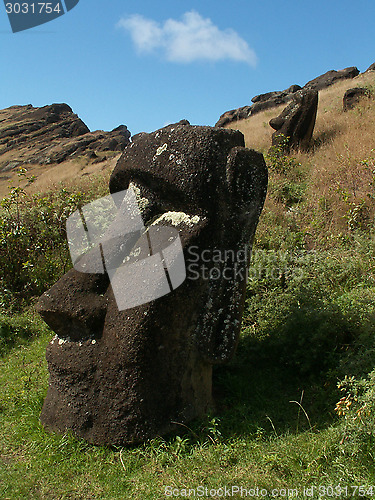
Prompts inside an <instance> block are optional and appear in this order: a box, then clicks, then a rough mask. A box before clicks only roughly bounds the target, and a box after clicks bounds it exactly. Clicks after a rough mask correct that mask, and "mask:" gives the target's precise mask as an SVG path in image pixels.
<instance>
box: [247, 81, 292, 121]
mask: <svg viewBox="0 0 375 500" xmlns="http://www.w3.org/2000/svg"><path fill="white" fill-rule="evenodd" d="M298 90H301V87H300V86H299V85H291V86H290V87H289V88H287V89H285V90H281V91H275V92H267V93H266V94H260V95H256V96H255V97H253V98H252V99H251V100H252V102H253V103H254V104H253V106H252V107H251V114H252V115H255V114H256V113H259V112H260V111H265V110H266V109H271V108H275V107H277V106H280V105H281V104H286V103H287V102H289V101H290V100H291V99H292V97H293V94H294V93H295V92H297V91H298Z"/></svg>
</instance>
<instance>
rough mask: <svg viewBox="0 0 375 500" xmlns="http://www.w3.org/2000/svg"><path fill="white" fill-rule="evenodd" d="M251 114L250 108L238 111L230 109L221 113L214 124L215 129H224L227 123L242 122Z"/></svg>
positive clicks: (245, 107) (246, 107)
mask: <svg viewBox="0 0 375 500" xmlns="http://www.w3.org/2000/svg"><path fill="white" fill-rule="evenodd" d="M250 114H251V106H244V107H242V108H238V109H231V110H230V111H226V112H225V113H223V114H222V115H221V116H220V118H219V120H218V121H217V122H216V124H215V127H224V126H225V125H227V124H228V123H231V122H236V121H238V120H244V119H246V118H248V117H249V116H250Z"/></svg>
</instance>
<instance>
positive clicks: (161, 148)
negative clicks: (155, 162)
mask: <svg viewBox="0 0 375 500" xmlns="http://www.w3.org/2000/svg"><path fill="white" fill-rule="evenodd" d="M167 149H168V144H167V143H165V144H163V145H162V146H160V148H158V149H157V150H156V154H155V156H160V155H161V154H162V153H164V151H166V150H167Z"/></svg>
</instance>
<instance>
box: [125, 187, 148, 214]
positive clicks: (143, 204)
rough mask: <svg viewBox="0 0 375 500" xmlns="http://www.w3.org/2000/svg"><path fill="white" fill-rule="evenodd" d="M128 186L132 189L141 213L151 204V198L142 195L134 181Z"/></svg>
mask: <svg viewBox="0 0 375 500" xmlns="http://www.w3.org/2000/svg"><path fill="white" fill-rule="evenodd" d="M129 188H131V189H133V191H134V193H135V198H136V200H137V205H138V208H139V210H140V211H141V213H142V212H143V211H144V210H146V208H147V207H148V206H149V205H150V204H151V200H149V199H148V198H146V197H144V196H142V194H141V190H140V188H139V186H138V184H136V183H135V182H130V184H129Z"/></svg>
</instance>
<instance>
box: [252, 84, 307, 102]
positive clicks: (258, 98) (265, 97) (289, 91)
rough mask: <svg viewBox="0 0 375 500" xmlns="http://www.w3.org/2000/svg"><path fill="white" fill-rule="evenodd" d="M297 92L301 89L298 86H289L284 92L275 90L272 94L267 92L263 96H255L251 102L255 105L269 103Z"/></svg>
mask: <svg viewBox="0 0 375 500" xmlns="http://www.w3.org/2000/svg"><path fill="white" fill-rule="evenodd" d="M297 90H301V87H300V86H299V85H291V86H290V87H288V88H287V89H285V90H276V91H274V92H267V93H265V94H259V95H256V96H254V97H253V98H252V99H251V101H252V102H254V103H256V102H265V101H269V100H270V99H275V98H276V97H287V96H289V95H290V94H294V93H295V92H297Z"/></svg>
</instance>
